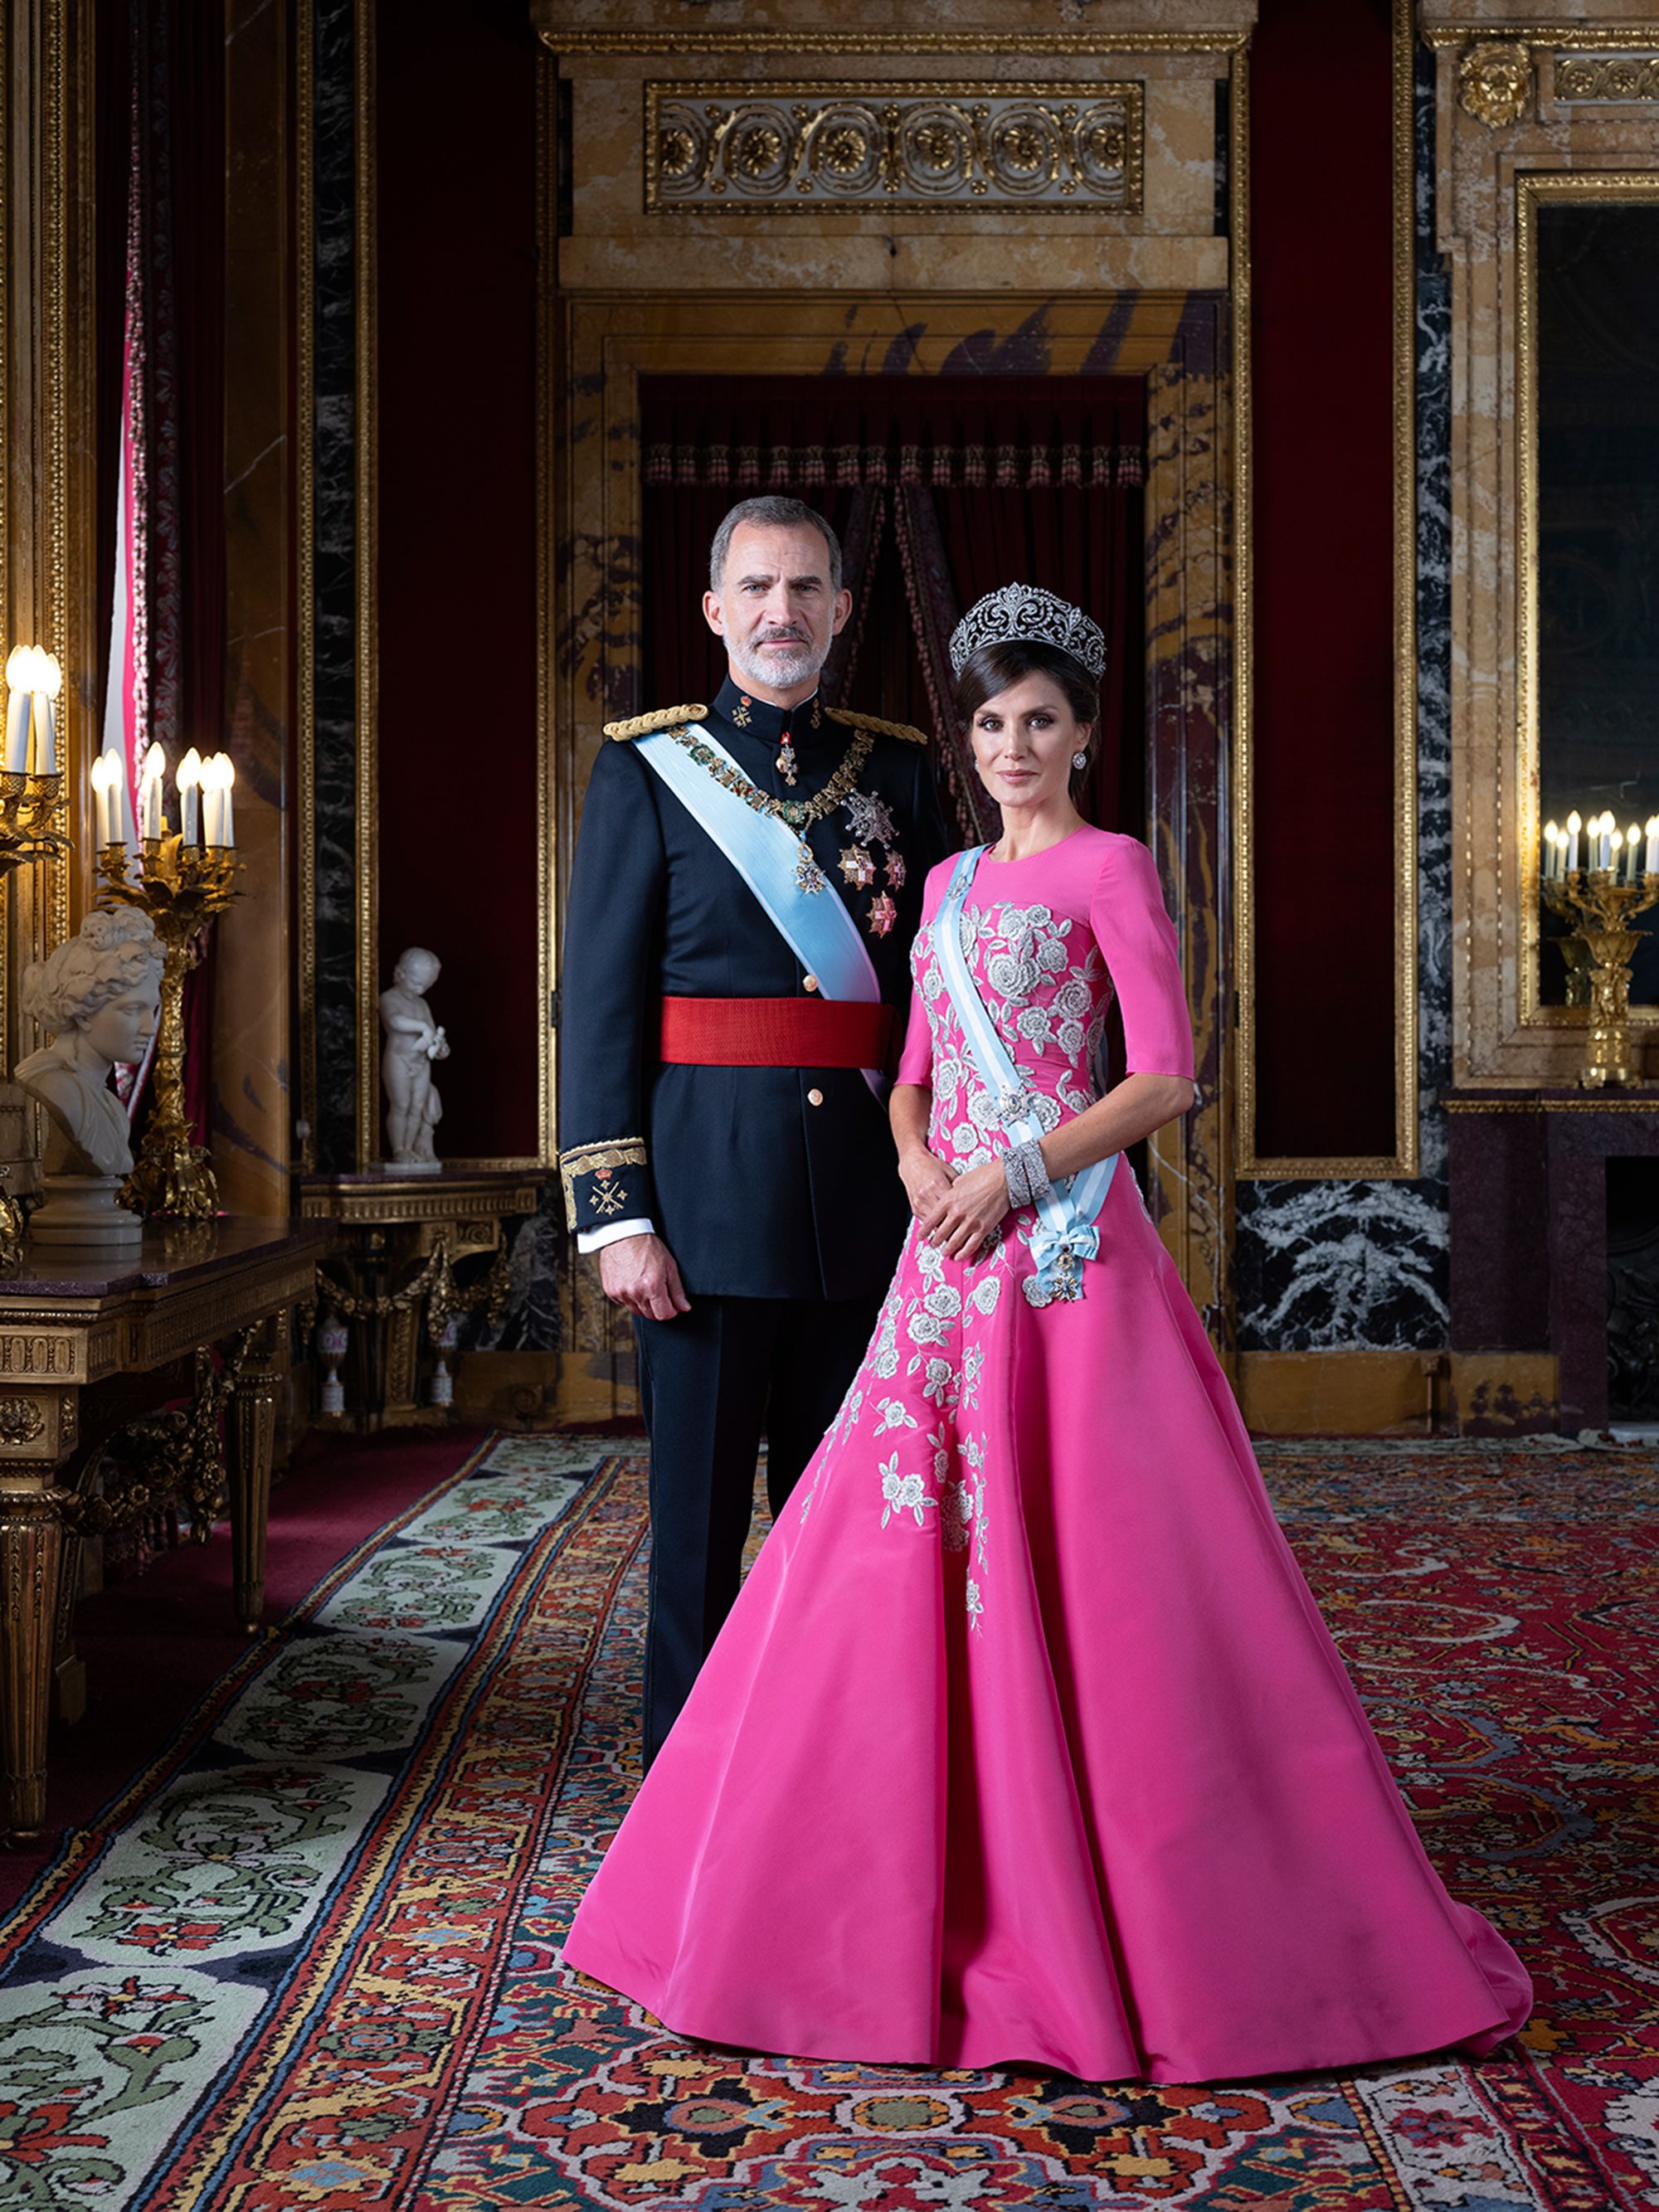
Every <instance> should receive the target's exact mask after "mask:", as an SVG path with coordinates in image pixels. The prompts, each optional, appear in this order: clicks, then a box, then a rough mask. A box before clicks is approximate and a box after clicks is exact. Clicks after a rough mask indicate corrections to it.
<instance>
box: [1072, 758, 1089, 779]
mask: <svg viewBox="0 0 1659 2212" xmlns="http://www.w3.org/2000/svg"><path fill="white" fill-rule="evenodd" d="M1088 765H1089V756H1088V754H1087V753H1073V755H1072V766H1073V768H1074V769H1076V770H1077V772H1078V774H1079V775H1082V773H1083V771H1084V769H1085V768H1087V767H1088Z"/></svg>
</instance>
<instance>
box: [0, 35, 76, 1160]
mask: <svg viewBox="0 0 1659 2212" xmlns="http://www.w3.org/2000/svg"><path fill="white" fill-rule="evenodd" d="M93 30H94V11H93V7H92V0H0V178H3V179H4V180H5V182H4V189H3V192H0V333H3V336H0V455H3V461H0V542H3V544H4V547H5V557H4V564H3V568H0V597H3V604H0V665H3V663H4V660H5V657H6V655H7V654H8V653H9V652H10V650H11V648H12V647H13V646H15V645H19V644H27V645H39V646H43V647H46V649H47V650H48V651H49V652H51V653H55V654H56V655H57V658H58V661H59V663H60V664H61V665H62V667H63V670H64V690H63V694H62V696H61V697H60V700H59V702H58V705H59V730H60V736H59V746H60V751H59V760H60V764H61V766H62V769H63V772H64V780H65V781H64V788H65V791H66V793H68V807H67V811H66V816H65V818H64V822H63V825H62V826H63V827H64V829H66V830H67V831H68V833H69V835H70V837H71V838H72V839H73V840H74V842H75V845H76V850H77V852H79V853H82V854H83V853H84V852H85V850H86V843H87V841H86V836H85V829H86V823H85V820H84V818H83V809H84V804H85V800H86V793H85V789H84V786H85V783H86V768H87V760H88V745H89V744H92V743H93V742H94V730H95V725H96V714H97V707H98V702H97V701H96V699H95V697H94V671H95V670H96V666H97V640H96V637H95V635H94V631H95V627H96V623H95V594H94V505H93V498H94V482H93V463H92V456H93V453H94V439H93V436H92V435H91V431H92V398H93V325H92V298H91V289H90V288H91V283H92V270H93V266H94V253H93V241H92V215H93V201H92V174H93V172H92V164H93V127H92V99H91V90H90V86H91V74H92V40H93ZM88 874H89V871H88V870H86V869H84V868H83V867H82V864H81V863H80V862H79V861H78V860H76V858H75V857H74V856H73V855H71V856H70V857H69V858H68V859H67V860H64V861H61V862H60V861H58V860H47V861H46V862H45V863H43V864H42V865H40V866H39V867H36V868H23V869H20V870H19V871H18V872H16V873H15V875H13V876H12V877H11V878H9V879H8V881H7V882H6V883H5V884H4V885H3V886H0V1049H3V1052H4V1054H5V1060H4V1066H5V1067H7V1068H9V1067H10V1066H11V1065H12V1064H13V1062H14V1061H15V1058H16V1057H17V1055H18V1054H19V1053H20V1052H21V1051H23V1050H26V1049H27V1048H28V1047H29V1046H30V1045H31V1044H33V1043H34V1042H39V1040H38V1039H35V1038H33V1037H30V1038H25V1037H24V1036H22V1035H21V1028H20V1024H21V1015H20V1012H19V1010H18V1000H17V985H18V981H19V979H20V977H21V970H22V968H23V966H24V965H25V964H26V963H27V961H28V960H30V959H32V958H33V957H37V956H38V955H40V954H42V953H44V952H46V951H48V950H50V948H51V947H52V945H56V944H57V943H58V942H59V941H60V940H61V939H63V938H64V937H65V936H67V935H68V934H69V933H70V930H71V929H72V928H74V927H76V924H77V923H78V921H79V919H80V915H81V911H82V907H83V905H84V903H85V896H86V890H87V881H88ZM4 1134H5V1139H6V1146H5V1149H6V1152H7V1153H8V1156H9V1157H11V1158H20V1157H23V1158H27V1157H29V1156H30V1155H31V1154H32V1152H33V1151H34V1150H36V1149H38V1148H36V1147H34V1146H31V1145H30V1144H29V1143H28V1142H27V1139H25V1140H24V1141H23V1142H21V1144H20V1142H19V1139H20V1137H21V1136H22V1134H23V1133H22V1132H21V1129H20V1128H18V1127H8V1128H7V1130H6V1131H5V1133H4Z"/></svg>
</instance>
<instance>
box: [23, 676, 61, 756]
mask: <svg viewBox="0 0 1659 2212" xmlns="http://www.w3.org/2000/svg"><path fill="white" fill-rule="evenodd" d="M63 682H64V676H63V671H62V670H61V669H60V668H59V667H58V663H57V662H56V660H54V659H53V658H52V655H51V653H42V652H41V650H40V647H38V646H37V647H35V651H34V758H33V761H32V762H31V763H29V766H30V770H31V772H32V773H33V775H57V773H58V726H57V718H56V715H55V713H54V710H53V708H52V701H53V700H54V699H56V697H57V696H58V692H59V690H61V689H62V688H63Z"/></svg>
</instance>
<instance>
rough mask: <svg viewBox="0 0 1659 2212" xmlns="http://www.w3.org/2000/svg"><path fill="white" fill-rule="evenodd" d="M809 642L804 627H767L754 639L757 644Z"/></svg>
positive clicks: (806, 643)
mask: <svg viewBox="0 0 1659 2212" xmlns="http://www.w3.org/2000/svg"><path fill="white" fill-rule="evenodd" d="M811 642H812V641H811V638H810V637H808V635H806V632H805V630H804V629H769V630H767V631H766V632H765V633H764V634H763V635H762V636H761V637H759V638H757V640H756V643H757V645H810V644H811Z"/></svg>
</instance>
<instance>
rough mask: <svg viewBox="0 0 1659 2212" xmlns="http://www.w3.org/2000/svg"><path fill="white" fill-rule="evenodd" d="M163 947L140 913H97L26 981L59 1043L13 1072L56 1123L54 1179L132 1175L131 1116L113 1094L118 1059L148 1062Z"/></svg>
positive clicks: (49, 1143) (32, 966) (34, 1012)
mask: <svg viewBox="0 0 1659 2212" xmlns="http://www.w3.org/2000/svg"><path fill="white" fill-rule="evenodd" d="M161 957H162V956H161V941H160V939H158V938H157V936H156V934H155V925H154V923H153V922H152V921H150V918H149V915H147V914H143V913H141V912H139V911H138V910H137V908H132V907H117V908H115V909H114V910H113V911H112V912H111V913H105V912H102V911H99V912H94V913H92V914H89V915H88V916H87V917H86V919H85V921H82V924H81V927H80V929H79V931H78V933H76V935H75V936H74V937H70V938H66V939H64V943H63V944H61V945H58V947H57V949H56V950H55V951H52V953H51V954H49V955H48V957H46V959H45V960H35V961H31V963H29V966H28V968H27V969H26V971H25V973H24V976H23V1012H25V1013H26V1014H27V1015H28V1016H29V1017H30V1018H32V1019H33V1020H34V1021H37V1022H39V1023H40V1025H41V1027H42V1028H43V1029H46V1030H52V1032H53V1033H54V1034H53V1036H52V1042H51V1043H50V1044H48V1045H46V1046H44V1047H43V1048H41V1049H40V1051H39V1052H33V1053H31V1054H29V1056H28V1058H27V1060H20V1061H19V1062H18V1064H17V1066H16V1067H15V1069H14V1070H13V1071H12V1073H13V1074H14V1076H15V1079H16V1080H17V1082H19V1083H20V1084H21V1085H22V1087H23V1089H24V1090H25V1091H27V1092H28V1093H29V1095H30V1097H33V1098H37V1099H39V1101H40V1103H41V1104H42V1105H43V1106H44V1107H45V1108H46V1113H47V1115H48V1117H49V1123H48V1133H47V1139H46V1160H45V1163H44V1164H45V1167H46V1172H47V1174H48V1175H94V1176H120V1175H126V1174H127V1173H129V1171H130V1170H131V1166H132V1151H131V1145H130V1144H129V1141H128V1134H127V1116H126V1109H125V1107H124V1106H123V1105H122V1103H121V1102H120V1100H119V1099H118V1098H117V1097H115V1096H114V1094H113V1092H112V1091H111V1090H110V1088H109V1074H110V1070H111V1068H112V1066H114V1064H115V1062H116V1061H117V1060H122V1061H125V1062H127V1063H133V1062H136V1061H138V1060H142V1059H143V1056H144V1053H145V1051H146V1049H147V1048H148V1047H149V1040H150V1037H151V1036H152V1035H153V1033H154V1031H155V1022H156V1015H157V1012H158V1008H159V1004H160V999H161Z"/></svg>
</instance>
